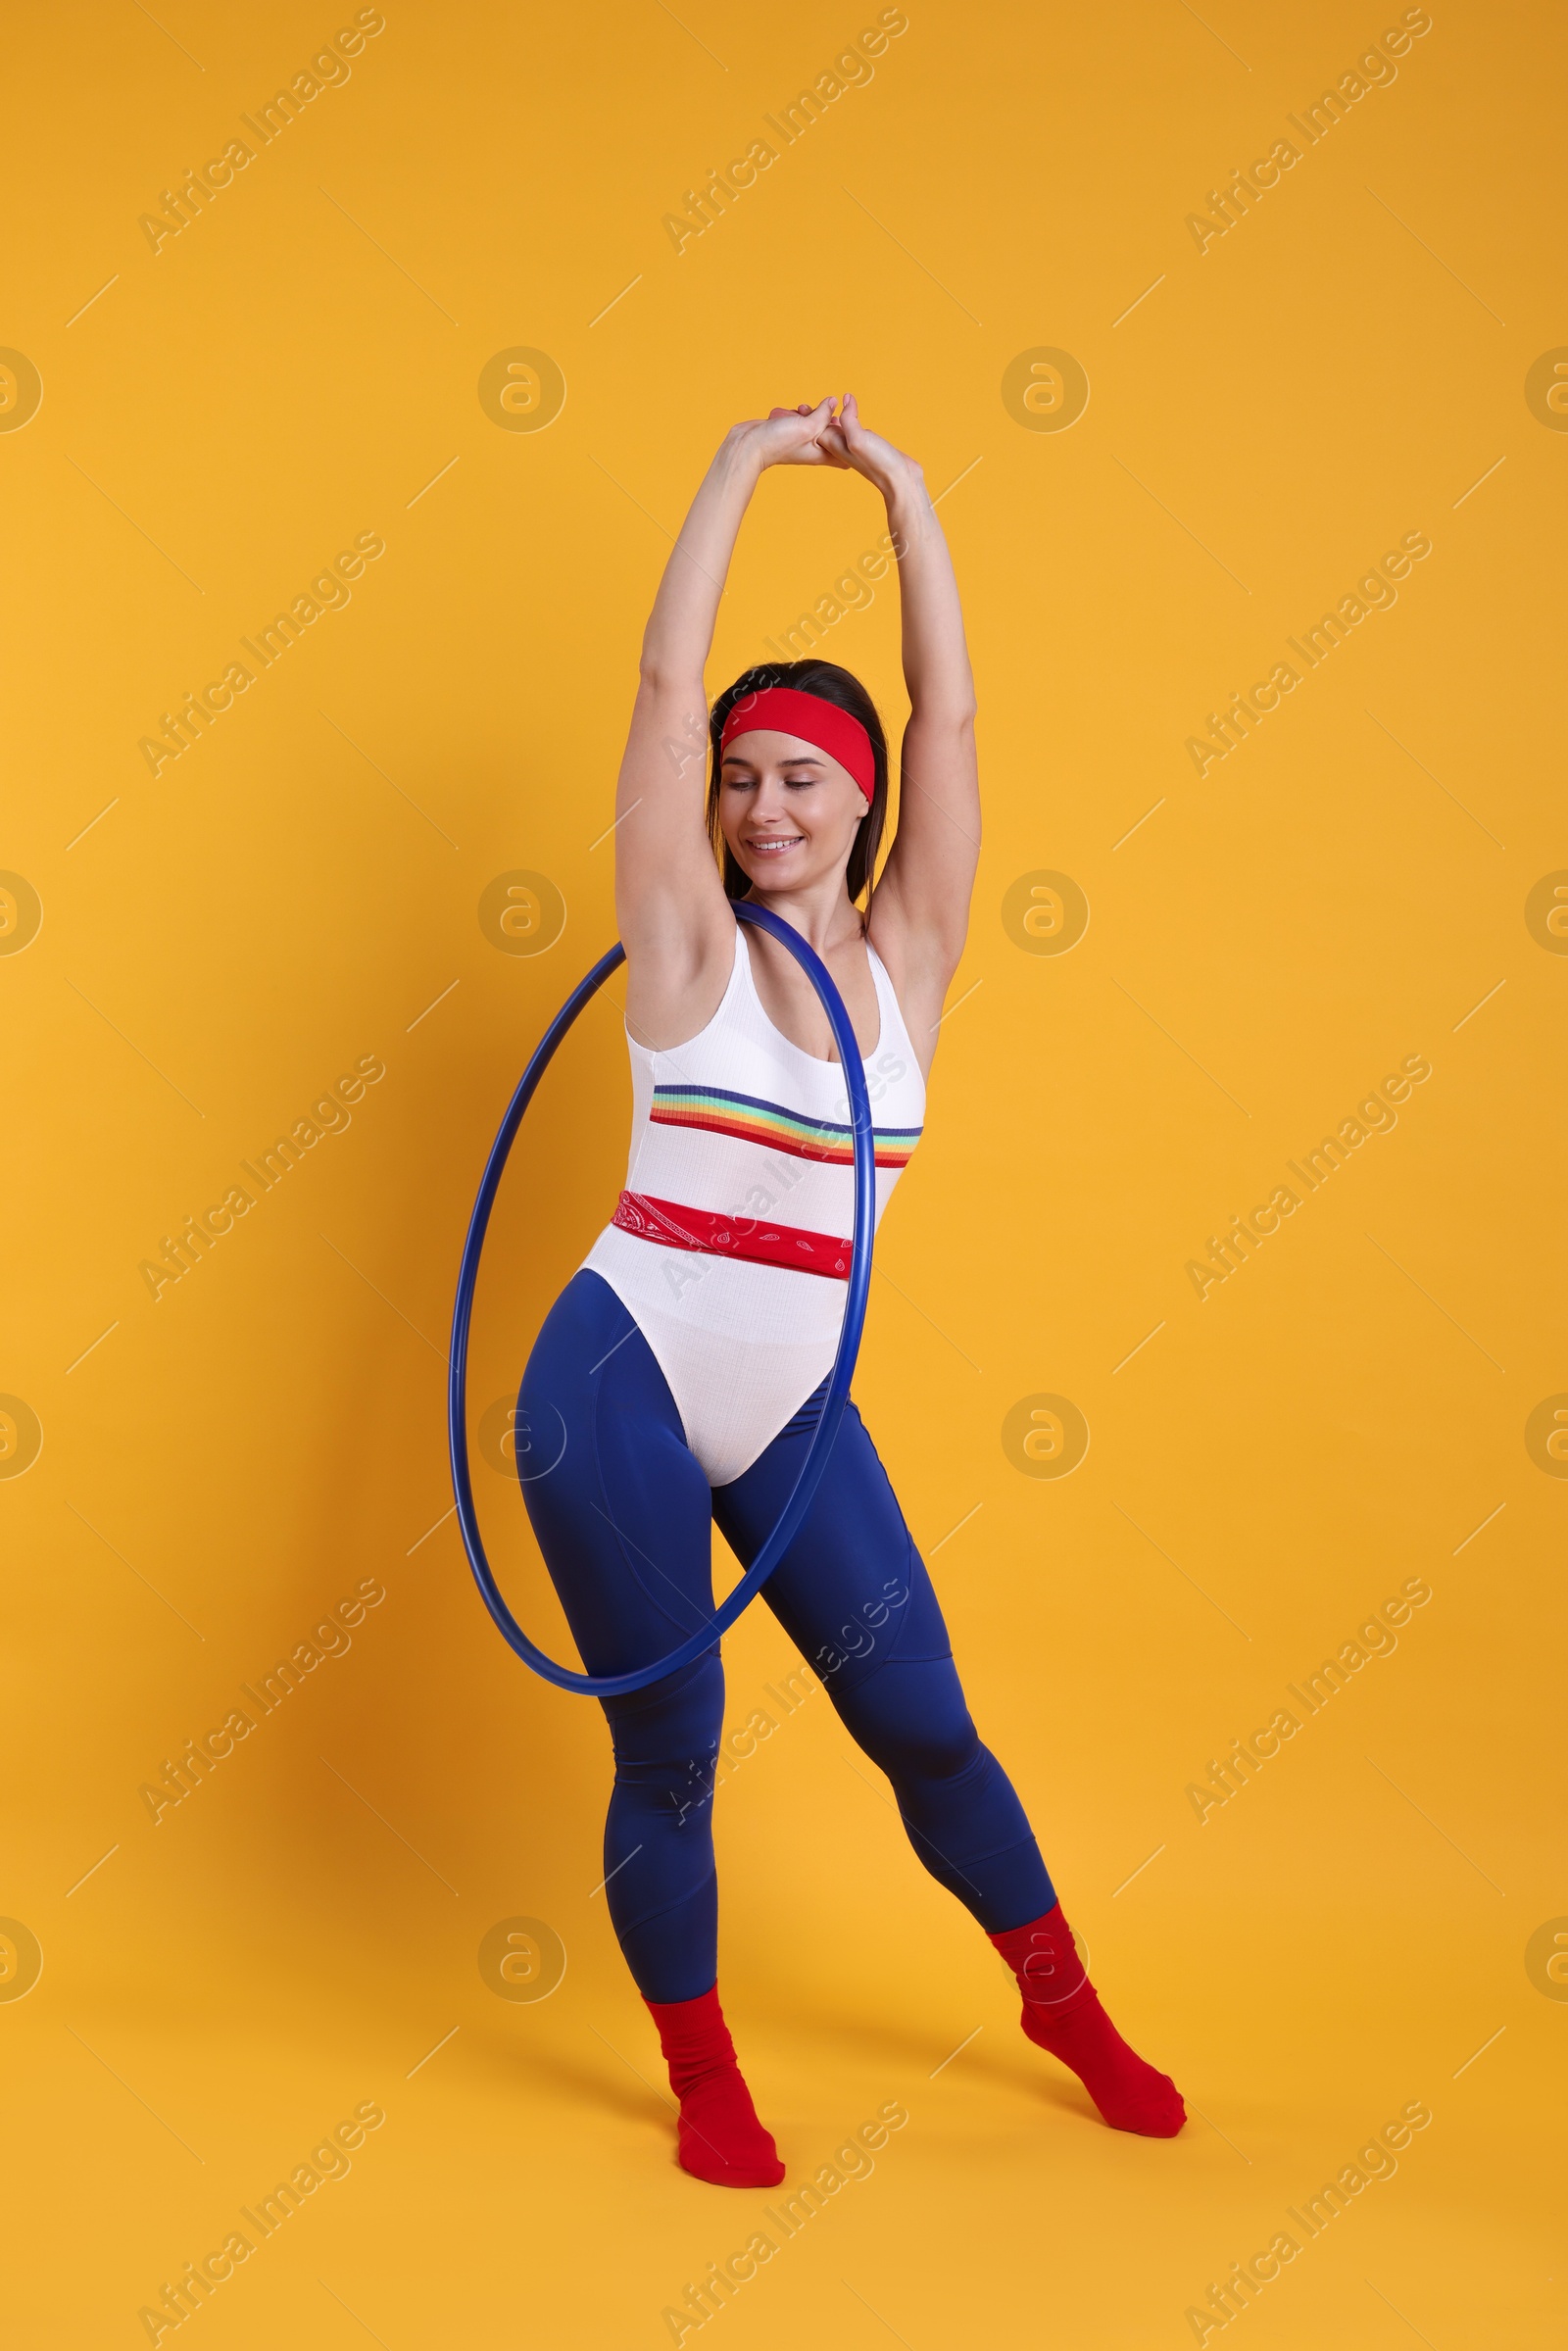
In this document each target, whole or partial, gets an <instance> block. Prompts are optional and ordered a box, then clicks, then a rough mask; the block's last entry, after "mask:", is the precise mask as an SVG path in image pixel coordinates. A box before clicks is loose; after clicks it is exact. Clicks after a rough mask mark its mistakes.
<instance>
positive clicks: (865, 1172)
mask: <svg viewBox="0 0 1568 2351" xmlns="http://www.w3.org/2000/svg"><path fill="white" fill-rule="evenodd" d="M733 911H734V913H735V917H736V919H737V921H740V922H749V923H751V924H753V925H754V926H755V927H756V928H757V929H758V930H760V931H765V932H766V933H767V935H768V937H769V938H770V939H776V940H777V941H778V943H779V945H780V946H781V947H783V948H786V949H788V951H789V953H790V954H791V955H793V956H794V957H795V960H796V961H797V963H799V964H800V966H801V969H802V970H803V971H804V972H805V974H806V976H807V978H808V979H809V981H810V983H811V986H812V987H813V988H814V989H815V991H816V994H817V997H818V999H819V1000H820V1003H821V1005H822V1009H823V1011H824V1012H826V1014H827V1016H828V1021H829V1023H830V1025H831V1027H832V1030H833V1037H834V1042H835V1043H836V1044H837V1046H838V1049H839V1058H840V1060H841V1061H842V1063H843V1065H844V1074H845V1078H846V1080H847V1082H848V1086H849V1095H850V1110H851V1119H852V1127H853V1137H854V1144H855V1232H854V1240H853V1242H852V1245H851V1255H850V1271H849V1278H848V1282H847V1285H846V1292H847V1295H846V1298H845V1302H844V1322H843V1326H842V1328H841V1330H840V1332H839V1346H838V1353H837V1354H836V1355H835V1356H834V1358H833V1369H832V1371H831V1372H830V1373H829V1375H828V1384H827V1396H826V1399H825V1401H824V1403H823V1406H822V1417H821V1419H820V1421H819V1422H818V1423H817V1427H816V1433H815V1435H814V1436H813V1438H812V1439H811V1443H810V1446H809V1450H808V1452H807V1456H806V1459H805V1461H804V1462H803V1463H802V1464H801V1473H800V1476H799V1477H798V1478H797V1479H796V1481H795V1485H794V1488H793V1490H792V1492H791V1494H790V1498H789V1500H788V1501H787V1502H786V1503H785V1505H784V1508H783V1510H782V1511H781V1512H780V1513H779V1517H778V1521H777V1524H776V1525H775V1526H774V1528H773V1531H772V1533H771V1534H770V1535H769V1536H768V1538H767V1541H766V1542H765V1543H763V1545H762V1547H761V1549H760V1551H759V1552H758V1554H757V1557H756V1558H755V1559H754V1560H753V1562H752V1564H751V1566H750V1568H749V1569H748V1570H747V1572H746V1574H745V1575H744V1576H743V1577H742V1578H741V1580H740V1582H739V1583H738V1584H737V1585H736V1587H735V1589H734V1591H733V1592H730V1594H729V1595H728V1597H727V1598H726V1599H724V1600H722V1601H721V1602H720V1603H719V1606H718V1608H717V1610H716V1611H715V1612H714V1615H713V1618H712V1621H711V1624H708V1625H705V1626H703V1627H702V1629H701V1630H700V1631H699V1632H696V1633H694V1634H692V1635H691V1637H690V1639H689V1640H686V1641H682V1642H681V1644H680V1646H679V1648H676V1649H671V1651H670V1653H669V1655H668V1656H667V1657H660V1658H658V1659H656V1660H655V1662H654V1663H653V1664H652V1665H643V1666H639V1667H638V1668H637V1670H636V1671H635V1672H634V1673H629V1674H578V1673H573V1672H572V1670H571V1669H570V1667H569V1666H564V1665H558V1664H557V1663H556V1660H555V1659H554V1658H553V1657H547V1656H546V1655H545V1653H544V1651H543V1649H541V1648H538V1647H536V1646H535V1644H534V1643H533V1642H532V1641H530V1640H529V1639H528V1636H527V1634H526V1633H524V1631H523V1630H522V1627H521V1626H520V1625H519V1624H518V1623H517V1620H516V1618H515V1616H514V1615H513V1613H512V1611H511V1609H510V1608H509V1607H508V1606H507V1603H506V1601H505V1600H504V1599H503V1598H502V1596H501V1591H500V1587H499V1586H498V1585H497V1583H496V1579H495V1575H494V1572H493V1571H492V1569H491V1566H490V1562H489V1560H488V1558H487V1557H486V1556H485V1548H484V1541H483V1538H482V1537H481V1535H480V1533H479V1521H478V1516H477V1513H476V1511H475V1509H474V1500H473V1480H472V1477H471V1475H470V1474H469V1464H468V1427H467V1396H468V1325H469V1323H470V1321H471V1319H472V1315H473V1294H474V1289H475V1286H476V1284H477V1282H478V1278H479V1257H480V1252H481V1251H482V1249H483V1248H484V1237H485V1233H486V1230H487V1229H488V1226H489V1223H490V1211H491V1209H492V1208H493V1207H494V1205H495V1199H496V1194H497V1192H498V1191H499V1189H500V1185H501V1178H502V1175H503V1173H504V1171H505V1168H506V1164H507V1158H508V1154H509V1153H510V1151H511V1150H512V1146H513V1141H514V1139H515V1135H516V1132H517V1129H518V1127H519V1126H520V1125H521V1124H522V1118H523V1113H524V1111H525V1110H526V1109H527V1107H528V1104H529V1103H530V1102H532V1100H533V1098H534V1094H535V1092H536V1090H537V1088H538V1085H539V1081H540V1079H541V1078H542V1077H543V1076H544V1073H545V1071H546V1070H547V1069H548V1068H549V1066H550V1063H551V1061H552V1059H553V1058H554V1056H555V1052H556V1048H557V1047H558V1046H559V1045H560V1043H561V1041H562V1039H563V1038H564V1036H565V1034H566V1031H567V1030H568V1029H569V1028H570V1027H571V1024H572V1022H573V1021H574V1020H575V1019H576V1017H577V1015H578V1013H579V1012H580V1011H581V1010H582V1009H583V1006H584V1005H585V1004H589V1003H590V1002H591V1001H592V1000H593V998H594V997H595V996H597V995H598V993H599V991H600V989H601V988H602V987H603V986H604V984H605V982H606V980H608V979H609V977H610V975H611V973H612V972H613V970H614V969H615V968H616V966H617V965H618V964H620V963H623V962H624V961H625V959H626V951H625V949H624V948H623V947H621V946H620V945H619V944H618V942H617V944H616V945H615V946H614V947H613V948H612V949H611V950H610V953H609V954H608V955H601V957H600V959H599V961H598V962H597V963H596V964H595V965H594V967H593V969H592V971H590V972H589V974H588V976H587V977H586V979H583V980H580V981H579V982H578V984H577V986H576V987H575V988H574V989H573V990H572V992H571V994H570V996H568V997H567V999H566V1001H565V1003H564V1004H563V1005H562V1007H561V1010H560V1011H559V1012H558V1013H557V1014H556V1017H555V1019H554V1020H553V1021H552V1022H551V1023H550V1026H549V1028H548V1029H546V1031H545V1033H544V1035H543V1036H542V1037H541V1038H540V1040H539V1043H538V1045H537V1046H536V1047H535V1049H534V1054H533V1058H532V1060H531V1061H530V1062H529V1063H528V1066H527V1068H526V1069H525V1070H524V1071H523V1073H522V1076H521V1079H520V1080H519V1082H518V1085H517V1090H516V1092H515V1094H514V1096H513V1098H512V1101H511V1102H510V1103H509V1104H508V1107H507V1114H506V1116H505V1118H504V1119H503V1120H502V1121H501V1128H500V1132H499V1133H498V1134H497V1136H496V1139H495V1141H494V1143H493V1144H492V1145H491V1147H490V1156H489V1158H488V1159H487V1160H486V1161H485V1169H484V1174H483V1175H482V1176H481V1177H480V1179H479V1196H478V1198H477V1200H475V1201H474V1203H473V1214H472V1216H471V1217H470V1218H469V1220H468V1233H467V1239H466V1241H465V1242H464V1245H463V1262H462V1265H461V1267H460V1268H459V1272H458V1295H457V1303H456V1305H455V1307H454V1309H453V1315H452V1371H451V1377H450V1379H449V1381H448V1385H447V1439H448V1444H449V1446H450V1449H451V1454H452V1488H453V1493H454V1494H455V1496H456V1499H457V1509H458V1524H459V1526H460V1527H461V1528H462V1530H463V1546H464V1549H465V1550H466V1552H467V1554H468V1565H469V1566H470V1567H471V1568H472V1570H473V1574H474V1581H475V1582H476V1583H477V1585H478V1587H479V1592H480V1595H481V1597H482V1598H483V1600H484V1604H485V1606H486V1607H487V1608H488V1609H489V1611H490V1614H491V1616H492V1617H493V1618H494V1620H495V1623H496V1625H497V1627H498V1629H499V1631H500V1632H501V1634H502V1636H503V1638H504V1639H505V1640H506V1641H508V1642H509V1643H510V1644H511V1646H512V1647H513V1648H514V1649H515V1651H516V1653H517V1655H518V1656H519V1657H520V1658H521V1659H522V1660H523V1662H524V1664H526V1665H531V1666H532V1667H533V1670H534V1672H535V1673H536V1674H539V1675H541V1676H542V1677H543V1679H544V1680H545V1681H546V1682H553V1683H554V1684H555V1686H556V1688H557V1689H558V1690H581V1691H582V1692H583V1693H584V1695H586V1696H588V1697H596V1698H611V1697H618V1696H620V1695H621V1694H622V1693H623V1692H625V1691H628V1690H645V1689H646V1688H647V1687H648V1685H649V1683H650V1682H658V1681H661V1680H662V1678H663V1676H664V1675H665V1674H672V1673H675V1672H677V1671H678V1670H679V1668H680V1667H681V1666H683V1665H689V1664H690V1663H691V1661H692V1659H693V1658H694V1657H699V1656H701V1655H702V1653H703V1651H704V1650H705V1649H708V1648H711V1646H712V1643H713V1642H714V1641H716V1640H717V1639H718V1637H719V1635H720V1634H722V1633H726V1632H727V1631H728V1630H729V1628H730V1626H731V1625H732V1624H734V1622H735V1620H736V1618H737V1617H738V1616H739V1615H740V1614H741V1611H742V1610H743V1609H744V1608H745V1607H746V1606H747V1605H748V1603H749V1602H750V1601H751V1600H752V1599H754V1598H755V1597H756V1595H757V1593H758V1592H760V1590H761V1588H762V1586H763V1585H764V1584H765V1583H766V1581H767V1579H768V1577H769V1576H770V1575H771V1574H772V1572H773V1570H774V1568H775V1567H777V1565H778V1563H779V1561H780V1559H781V1558H782V1557H783V1555H784V1553H785V1551H786V1550H787V1548H788V1547H789V1544H790V1543H791V1542H792V1541H793V1540H794V1537H795V1536H796V1534H797V1533H798V1532H799V1529H800V1526H801V1522H802V1520H803V1519H804V1518H805V1516H806V1513H807V1511H808V1510H809V1508H810V1505H811V1498H812V1496H813V1494H815V1493H816V1489H817V1486H818V1485H819V1483H820V1481H821V1477H822V1473H823V1471H824V1470H825V1469H826V1467H827V1460H828V1455H829V1453H830V1452H831V1451H832V1449H833V1441H834V1439H835V1438H836V1437H837V1435H838V1432H839V1422H840V1421H841V1419H842V1418H843V1415H844V1405H845V1401H846V1399H847V1398H848V1396H849V1393H850V1381H851V1379H852V1378H853V1377H854V1373H855V1360H856V1357H857V1355H858V1353H859V1350H860V1332H861V1330H862V1328H863V1326H864V1323H865V1307H866V1298H867V1296H868V1293H869V1291H870V1287H871V1245H872V1237H873V1234H874V1232H875V1229H876V1138H875V1135H874V1132H873V1130H872V1125H871V1102H870V1098H869V1096H868V1095H867V1093H866V1090H865V1071H864V1069H863V1067H862V1066H861V1061H860V1048H859V1044H858V1040H857V1038H856V1034H855V1028H854V1024H853V1023H852V1021H851V1019H850V1016H849V1013H848V1012H847V1011H846V1010H845V1007H844V1000H843V998H842V997H841V996H840V994H839V992H838V990H837V988H836V987H835V986H834V985H833V981H832V979H831V977H830V976H829V973H828V970H827V966H826V965H825V964H824V963H823V961H822V959H821V957H820V956H819V955H817V954H816V953H815V951H814V950H813V949H812V948H810V947H809V946H808V945H807V943H806V941H805V940H804V939H803V938H801V937H800V935H799V933H798V932H796V931H794V930H793V929H792V928H791V927H790V925H789V924H788V923H787V922H784V921H782V920H781V919H780V917H779V916H778V915H777V914H773V913H770V912H769V911H768V909H767V908H766V907H765V906H752V905H750V904H749V903H748V902H747V901H746V900H745V899H740V900H737V901H736V902H735V904H734V908H733Z"/></svg>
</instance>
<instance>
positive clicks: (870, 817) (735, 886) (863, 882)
mask: <svg viewBox="0 0 1568 2351" xmlns="http://www.w3.org/2000/svg"><path fill="white" fill-rule="evenodd" d="M768 686H793V687H794V688H795V690H796V691H797V693H800V694H814V695H815V696H816V697H817V699H818V700H819V701H821V702H830V703H832V704H833V706H834V707H835V709H837V710H847V711H848V712H849V714H850V716H851V717H852V718H858V720H859V722H860V724H861V725H862V726H863V727H864V729H865V731H866V733H867V735H868V736H869V737H870V739H871V759H872V765H873V767H874V770H875V776H876V787H875V790H874V791H873V793H872V796H871V806H870V808H869V809H868V810H867V811H866V815H865V818H864V820H863V822H862V823H860V824H859V825H858V827H857V829H856V835H855V842H854V846H853V847H852V849H851V851H850V860H849V863H848V865H847V866H846V867H845V871H844V886H845V888H846V889H847V890H848V892H849V894H850V902H851V904H852V905H856V904H858V901H859V899H860V897H861V895H862V893H863V892H864V891H865V889H866V888H867V886H868V885H869V883H870V881H871V878H872V876H873V875H874V874H875V872H876V857H877V851H878V850H879V849H880V847H881V846H882V827H883V825H884V824H885V823H886V821H887V812H888V739H887V736H886V735H885V734H884V733H883V731H882V721H881V719H880V718H879V717H878V715H877V708H876V704H875V703H874V702H873V701H872V700H871V697H870V695H869V694H868V693H867V692H866V690H865V688H864V687H863V686H862V685H861V683H860V681H859V679H858V677H852V676H851V674H850V672H849V670H848V669H841V668H840V667H839V666H838V664H837V662H836V661H764V662H763V663H762V664H761V666H760V668H757V669H748V670H746V671H745V672H744V674H743V675H742V676H740V677H738V678H737V679H736V680H735V683H734V684H733V685H732V686H726V687H725V688H724V691H723V693H722V694H721V695H720V696H719V698H718V700H717V701H716V702H715V703H714V705H713V710H712V716H711V719H710V721H709V741H710V743H711V747H712V764H711V774H710V776H709V782H708V831H709V837H710V839H711V842H712V844H713V854H714V856H715V857H717V858H718V859H719V862H720V864H721V866H722V868H723V873H724V895H725V897H726V898H744V897H745V896H746V893H747V891H748V890H749V889H750V888H751V886H752V884H751V878H750V876H749V875H748V874H746V873H745V872H743V871H742V869H741V867H740V865H739V864H738V863H737V862H736V860H735V857H734V856H733V854H732V853H731V850H730V847H729V844H728V842H727V841H726V840H725V838H724V833H723V828H722V826H721V825H720V824H719V821H718V787H719V775H720V770H721V768H722V765H723V752H722V748H721V746H722V741H723V734H724V721H725V719H726V718H727V717H728V716H729V714H730V711H731V710H733V709H734V707H735V705H736V703H738V702H739V701H740V699H741V697H742V695H744V694H757V693H760V692H761V691H762V690H763V689H764V688H766V687H768Z"/></svg>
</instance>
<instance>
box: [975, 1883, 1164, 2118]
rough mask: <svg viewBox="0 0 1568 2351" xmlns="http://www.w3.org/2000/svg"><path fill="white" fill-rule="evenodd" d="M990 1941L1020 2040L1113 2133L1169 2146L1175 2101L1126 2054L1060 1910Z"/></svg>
mask: <svg viewBox="0 0 1568 2351" xmlns="http://www.w3.org/2000/svg"><path fill="white" fill-rule="evenodd" d="M991 1940H992V1941H993V1942H994V1943H995V1944H996V1946H997V1949H998V1950H999V1951H1000V1952H1001V1953H1002V1956H1003V1958H1004V1959H1005V1961H1006V1963H1007V1965H1008V1966H1009V1967H1010V1968H1011V1969H1012V1971H1013V1973H1014V1975H1015V1976H1016V1977H1017V1979H1018V1989H1019V1990H1020V1991H1021V1992H1022V1994H1023V2016H1022V2018H1021V2020H1020V2022H1021V2023H1022V2025H1023V2029H1024V2031H1025V2033H1027V2034H1028V2035H1029V2038H1030V2039H1031V2040H1032V2041H1033V2042H1035V2044H1036V2045H1037V2047H1039V2048H1042V2049H1049V2050H1050V2052H1051V2054H1052V2056H1053V2057H1059V2058H1060V2060H1061V2062H1062V2064H1063V2065H1065V2066H1070V2067H1071V2068H1072V2071H1073V2072H1074V2073H1075V2074H1076V2075H1077V2077H1078V2079H1079V2081H1080V2082H1082V2083H1083V2085H1084V2087H1085V2089H1086V2090H1087V2091H1088V2092H1089V2095H1090V2096H1091V2097H1092V2098H1093V2099H1094V2101H1095V2104H1096V2105H1097V2106H1098V2107H1099V2109H1100V2111H1101V2113H1102V2114H1103V2117H1104V2119H1105V2121H1106V2122H1107V2123H1109V2124H1110V2126H1111V2128H1112V2130H1115V2131H1139V2132H1141V2133H1142V2135H1143V2136H1144V2137H1145V2138H1174V2137H1175V2135H1176V2133H1177V2131H1179V2130H1180V2129H1181V2127H1182V2125H1183V2123H1185V2122H1186V2120H1187V2109H1186V2107H1185V2106H1184V2105H1183V2104H1182V2101H1181V2093H1180V2092H1179V2091H1178V2089H1177V2087H1176V2084H1175V2082H1172V2080H1171V2078H1170V2076H1169V2075H1168V2074H1157V2073H1156V2072H1155V2071H1154V2068H1153V2067H1152V2065H1146V2064H1145V2062H1144V2060H1143V2059H1142V2058H1141V2057H1140V2056H1139V2055H1138V2053H1137V2051H1136V2050H1133V2049H1129V2048H1128V2046H1127V2043H1126V2042H1125V2041H1124V2040H1123V2039H1122V2036H1121V2034H1120V2033H1118V2032H1117V2030H1116V2028H1115V2026H1114V2025H1113V2024H1112V2023H1111V2021H1110V2019H1109V2017H1108V2016H1107V2015H1106V2014H1105V2012H1104V2010H1103V2008H1102V2007H1101V2005H1100V1994H1099V1993H1098V1992H1097V1991H1096V1989H1095V1987H1094V1985H1093V1984H1091V1983H1090V1981H1089V1978H1088V1976H1087V1975H1086V1974H1085V1972H1084V1965H1083V1962H1082V1960H1081V1959H1080V1958H1079V1956H1078V1953H1077V1951H1076V1950H1075V1949H1074V1947H1073V1939H1072V1931H1071V1929H1070V1928H1069V1927H1068V1925H1067V1922H1066V1920H1065V1919H1064V1918H1063V1917H1062V1915H1061V1904H1060V1903H1059V1902H1058V1903H1056V1904H1055V1906H1054V1908H1053V1909H1051V1910H1048V1911H1046V1912H1045V1914H1044V1915H1043V1916H1042V1917H1040V1918H1037V1919H1031V1920H1030V1922H1029V1924H1028V1925H1027V1926H1026V1927H1009V1928H1008V1929H1007V1930H1006V1932H1005V1934H1003V1935H992V1937H991Z"/></svg>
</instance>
